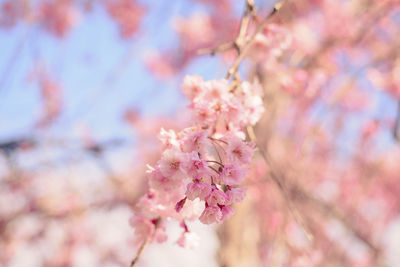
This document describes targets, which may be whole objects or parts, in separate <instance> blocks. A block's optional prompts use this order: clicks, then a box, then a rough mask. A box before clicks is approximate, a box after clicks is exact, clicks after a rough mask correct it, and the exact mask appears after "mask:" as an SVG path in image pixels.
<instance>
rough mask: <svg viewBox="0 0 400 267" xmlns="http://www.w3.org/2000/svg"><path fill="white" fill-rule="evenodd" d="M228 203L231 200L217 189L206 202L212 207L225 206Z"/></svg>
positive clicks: (213, 190) (214, 189)
mask: <svg viewBox="0 0 400 267" xmlns="http://www.w3.org/2000/svg"><path fill="white" fill-rule="evenodd" d="M228 201H229V199H228V197H227V196H226V194H225V193H224V192H223V191H221V190H219V189H217V188H213V189H212V191H211V193H210V194H209V195H208V196H207V198H206V202H207V204H208V205H210V206H217V205H225V204H227V203H228Z"/></svg>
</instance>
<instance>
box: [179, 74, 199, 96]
mask: <svg viewBox="0 0 400 267" xmlns="http://www.w3.org/2000/svg"><path fill="white" fill-rule="evenodd" d="M181 88H182V92H183V94H184V95H185V96H186V97H187V98H188V99H189V100H193V99H195V98H196V97H197V96H198V95H199V94H200V93H201V92H202V91H203V90H204V81H203V78H202V77H201V76H199V75H187V76H185V78H184V79H183V83H182V86H181Z"/></svg>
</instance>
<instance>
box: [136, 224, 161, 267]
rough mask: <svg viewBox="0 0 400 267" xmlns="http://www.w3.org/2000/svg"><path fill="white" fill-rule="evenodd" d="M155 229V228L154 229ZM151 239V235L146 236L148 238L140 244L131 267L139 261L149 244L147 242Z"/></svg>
mask: <svg viewBox="0 0 400 267" xmlns="http://www.w3.org/2000/svg"><path fill="white" fill-rule="evenodd" d="M154 231H155V230H154ZM149 241H150V236H149V237H147V238H146V240H145V241H144V242H143V243H142V245H141V246H140V248H139V250H138V252H137V253H136V256H135V258H134V259H133V260H132V262H131V265H130V267H134V266H135V265H136V263H137V262H138V260H139V258H140V256H141V255H142V253H143V251H144V249H145V247H146V246H147V244H148V243H149Z"/></svg>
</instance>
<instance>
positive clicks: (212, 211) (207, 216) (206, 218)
mask: <svg viewBox="0 0 400 267" xmlns="http://www.w3.org/2000/svg"><path fill="white" fill-rule="evenodd" d="M199 220H200V221H201V222H202V223H204V224H212V223H220V222H221V220H222V211H221V209H220V208H219V207H215V206H208V207H206V208H205V209H204V211H203V213H202V214H201V216H200V218H199Z"/></svg>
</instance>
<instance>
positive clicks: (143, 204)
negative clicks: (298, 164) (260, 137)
mask: <svg viewBox="0 0 400 267" xmlns="http://www.w3.org/2000/svg"><path fill="white" fill-rule="evenodd" d="M182 89H183V92H184V94H185V95H186V96H187V97H188V99H189V100H190V101H191V104H190V106H189V107H190V109H191V110H192V111H193V113H194V117H195V118H196V123H197V124H195V125H193V126H192V127H189V128H186V129H183V130H182V131H180V132H178V133H176V132H175V131H172V130H169V131H166V130H164V129H161V132H160V135H159V139H160V140H161V143H162V146H163V147H162V149H163V150H162V154H161V158H160V160H159V161H158V162H157V163H156V165H155V166H154V167H149V190H148V192H147V193H146V194H145V195H144V196H143V197H142V198H141V199H140V200H139V202H138V204H137V206H136V209H137V212H136V213H135V217H134V219H132V221H131V222H132V226H134V227H135V230H136V232H139V231H141V230H143V229H145V230H146V231H145V233H143V232H141V233H138V234H137V235H136V237H137V242H143V241H144V240H143V239H144V238H145V237H146V238H147V237H148V236H150V235H151V236H153V239H154V238H155V237H157V238H156V240H158V241H160V242H162V241H164V240H165V238H164V237H166V236H165V232H164V227H163V226H162V221H163V219H170V218H174V219H176V220H178V221H181V225H182V227H183V228H184V229H185V231H184V233H183V235H184V236H182V237H181V238H180V239H179V240H180V241H179V242H178V244H184V243H185V242H183V240H186V239H185V238H186V237H187V236H190V235H189V234H188V232H189V231H188V229H187V226H186V224H185V220H193V219H199V220H200V221H201V222H202V223H204V224H212V223H221V222H222V221H223V220H225V219H227V218H229V217H230V216H231V215H232V214H233V212H234V208H233V207H232V204H233V203H236V202H241V201H242V200H243V198H244V196H245V192H246V191H245V189H244V188H241V187H240V184H241V182H242V181H243V179H244V177H245V176H246V173H247V170H248V167H249V164H250V162H251V157H252V154H253V150H254V148H253V147H252V144H249V143H248V142H246V141H244V133H243V132H242V131H241V129H243V127H244V126H246V125H248V124H254V123H256V122H257V120H258V119H259V117H260V116H261V113H262V112H263V107H262V100H261V97H260V95H259V93H260V89H259V86H258V85H257V84H250V83H248V82H244V83H242V84H241V85H240V86H237V87H234V86H232V85H230V84H229V83H228V81H227V80H212V81H203V79H202V78H201V77H199V76H187V77H186V78H185V79H184V83H183V86H182ZM160 236H162V238H161V237H160ZM189 240H195V238H190V239H189ZM188 246H190V244H189V245H188Z"/></svg>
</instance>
